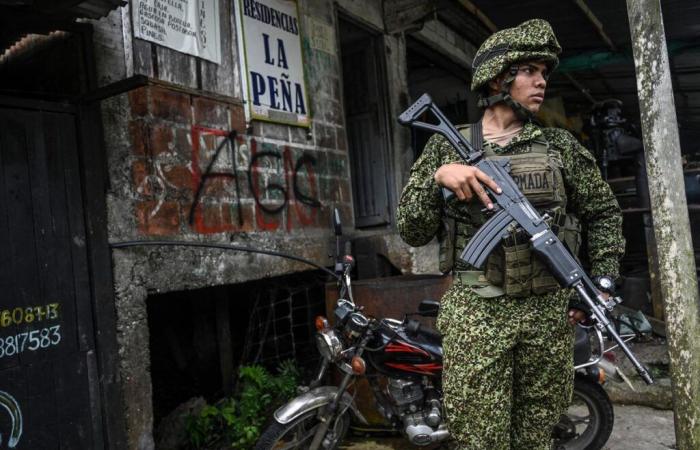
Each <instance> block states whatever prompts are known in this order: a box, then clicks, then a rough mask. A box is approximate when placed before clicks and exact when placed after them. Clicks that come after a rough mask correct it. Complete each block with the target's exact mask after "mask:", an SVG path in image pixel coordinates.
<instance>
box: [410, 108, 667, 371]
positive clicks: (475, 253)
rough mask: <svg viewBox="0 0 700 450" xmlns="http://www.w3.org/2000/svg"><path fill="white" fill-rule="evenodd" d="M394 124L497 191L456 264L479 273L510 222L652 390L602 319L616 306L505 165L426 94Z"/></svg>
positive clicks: (637, 364)
mask: <svg viewBox="0 0 700 450" xmlns="http://www.w3.org/2000/svg"><path fill="white" fill-rule="evenodd" d="M428 112H429V113H431V114H432V116H433V117H434V118H435V119H436V120H437V122H438V123H437V124H431V123H427V122H422V121H418V118H419V117H420V116H421V115H423V114H425V113H428ZM399 122H400V123H401V124H402V125H407V126H412V127H416V128H421V129H425V130H430V131H434V132H436V133H439V134H441V135H442V136H443V137H445V138H446V139H447V140H448V141H449V142H450V144H451V145H452V146H453V147H454V149H455V151H456V152H457V153H458V154H459V155H460V157H462V159H464V161H465V162H466V163H467V164H470V165H475V166H476V167H478V168H479V169H480V170H481V171H483V172H484V173H486V174H487V175H488V176H490V177H491V178H492V179H493V180H495V181H496V182H497V183H498V184H499V186H500V187H501V190H502V192H501V193H497V192H494V191H492V190H491V189H490V188H488V187H487V191H488V193H489V196H490V197H491V198H493V199H494V203H495V204H496V205H498V206H497V210H496V214H495V215H494V216H493V217H492V218H490V219H489V220H488V221H487V222H486V223H485V224H484V225H483V226H482V227H481V228H480V229H479V231H478V232H477V233H476V234H475V235H474V236H473V237H472V239H471V240H470V241H469V244H468V245H467V246H466V247H465V248H464V251H463V252H462V254H461V256H460V258H461V259H462V260H464V261H465V262H467V263H468V264H471V265H472V266H474V267H477V268H481V267H483V265H484V263H485V262H486V258H487V257H488V255H489V254H490V253H491V252H492V251H493V250H494V249H495V248H496V246H497V245H498V244H499V243H501V239H502V237H503V233H504V232H505V230H506V228H507V227H508V226H510V224H511V223H512V222H514V221H515V222H516V223H517V224H518V225H519V226H520V227H521V228H522V229H523V230H525V232H527V234H528V235H529V236H530V241H531V243H532V247H533V251H534V252H535V254H536V255H537V256H538V257H540V258H541V259H542V260H543V262H544V263H545V264H546V265H547V266H548V267H549V269H550V271H551V272H552V275H553V276H554V277H555V278H556V280H557V281H558V282H559V284H560V285H561V286H562V287H563V288H573V289H574V290H575V291H576V292H577V293H578V295H579V296H580V297H581V298H582V300H583V301H584V302H585V303H586V304H587V305H588V307H589V308H590V310H591V317H592V318H593V319H594V323H595V326H596V327H597V328H598V329H599V330H601V331H606V332H607V333H608V336H610V338H611V339H612V340H614V341H615V343H616V344H617V345H618V346H619V347H620V349H622V351H623V352H624V353H625V355H627V358H629V360H630V362H631V363H632V364H633V365H634V367H635V369H637V373H639V375H640V376H641V377H642V379H644V381H645V382H646V383H647V384H652V383H653V382H654V380H653V379H652V378H651V376H650V375H649V372H648V371H647V370H646V368H645V367H644V366H642V364H641V363H640V362H639V361H638V360H637V358H636V357H635V356H634V354H633V353H632V351H631V350H630V349H629V347H627V345H626V344H625V342H624V341H623V340H622V338H621V337H620V336H619V335H618V334H617V332H616V331H615V328H614V326H613V325H612V324H611V322H610V320H609V319H608V318H607V316H606V313H605V310H608V311H612V309H613V308H614V307H615V305H617V299H613V300H609V299H606V298H605V297H604V296H603V294H602V293H601V292H600V291H599V290H598V289H597V287H596V286H595V284H594V283H593V281H592V280H591V279H590V278H589V277H588V275H586V273H585V271H584V270H583V268H582V267H581V265H580V264H579V263H578V261H576V259H575V258H574V257H573V255H572V254H571V253H570V252H569V251H568V249H567V248H566V247H565V246H564V244H563V243H562V242H561V241H560V240H559V238H558V237H557V236H556V235H555V234H554V233H553V232H552V230H551V229H550V228H549V225H547V223H546V222H545V221H544V219H543V218H542V217H541V216H540V214H539V213H538V212H537V211H536V210H535V208H534V207H533V206H532V204H530V202H529V201H528V200H527V198H525V196H524V195H523V194H522V192H520V189H519V188H518V186H517V185H516V184H515V182H514V181H513V178H512V177H511V176H510V173H509V171H508V168H507V165H506V164H504V163H500V164H497V163H494V162H493V161H491V160H488V159H485V158H483V153H482V152H480V151H476V150H475V149H474V148H473V147H472V146H471V144H470V143H469V142H468V141H467V140H466V139H465V138H464V136H462V134H461V133H460V132H459V131H458V130H457V128H455V126H454V125H453V124H452V123H451V122H450V121H449V120H448V119H447V118H446V117H445V115H444V114H443V113H442V111H440V109H439V108H438V107H437V106H435V105H434V104H433V102H432V100H431V98H430V96H429V95H428V94H423V95H422V96H421V97H420V98H419V99H418V101H416V102H415V103H414V104H413V105H411V106H409V107H408V109H406V111H404V112H403V113H402V114H401V115H400V116H399ZM601 306H602V307H601Z"/></svg>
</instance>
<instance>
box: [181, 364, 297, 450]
mask: <svg viewBox="0 0 700 450" xmlns="http://www.w3.org/2000/svg"><path fill="white" fill-rule="evenodd" d="M298 380H299V371H298V370H297V368H296V366H295V365H294V362H293V361H291V360H288V361H284V362H283V363H282V364H280V366H279V367H278V370H277V375H272V374H270V373H269V372H268V371H267V370H265V368H263V367H261V366H257V365H252V366H242V367H241V368H240V371H239V373H238V383H237V385H236V393H235V394H234V396H233V397H230V398H223V399H221V400H219V401H218V402H216V403H215V404H213V405H207V406H205V407H204V408H203V409H202V410H201V411H200V412H199V414H197V415H193V416H189V417H188V418H187V423H186V426H187V434H188V436H189V440H190V445H191V447H192V448H195V449H211V448H222V447H229V448H234V449H248V448H251V447H252V446H253V445H254V444H255V441H257V439H258V436H259V435H260V432H261V428H262V426H263V425H264V424H265V421H266V420H267V418H268V417H269V415H270V414H271V413H272V411H273V410H274V408H276V407H278V406H279V405H281V404H282V403H284V402H285V401H287V400H288V399H290V398H291V397H292V396H294V394H295V393H296V386H297V384H298Z"/></svg>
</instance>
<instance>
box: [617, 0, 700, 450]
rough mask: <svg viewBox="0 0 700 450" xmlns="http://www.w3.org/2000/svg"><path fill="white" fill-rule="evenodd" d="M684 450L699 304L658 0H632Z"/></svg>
mask: <svg viewBox="0 0 700 450" xmlns="http://www.w3.org/2000/svg"><path fill="white" fill-rule="evenodd" d="M627 15H628V18H629V24H630V32H631V37H632V50H633V54H634V65H635V70H636V73H637V89H638V90H639V107H640V113H641V123H642V136H643V140H644V153H645V157H646V166H647V175H648V177H649V197H650V203H651V210H652V217H653V220H654V236H655V237H656V246H657V256H658V262H659V282H660V286H661V293H662V295H663V302H664V312H665V318H666V334H667V337H668V350H669V356H670V359H671V378H672V383H671V386H672V390H673V410H674V419H675V429H676V444H677V445H678V449H679V450H694V449H698V448H700V396H698V395H697V393H698V392H700V306H699V304H698V303H699V302H698V279H697V272H696V267H695V257H694V252H693V242H692V239H691V234H690V221H689V217H688V206H687V201H686V194H685V189H684V178H683V166H682V161H681V149H680V139H679V136H678V123H677V121H676V110H675V105H674V100H673V89H672V85H671V71H670V68H669V62H668V50H667V48H666V34H665V31H664V22H663V16H662V13H661V4H660V0H627Z"/></svg>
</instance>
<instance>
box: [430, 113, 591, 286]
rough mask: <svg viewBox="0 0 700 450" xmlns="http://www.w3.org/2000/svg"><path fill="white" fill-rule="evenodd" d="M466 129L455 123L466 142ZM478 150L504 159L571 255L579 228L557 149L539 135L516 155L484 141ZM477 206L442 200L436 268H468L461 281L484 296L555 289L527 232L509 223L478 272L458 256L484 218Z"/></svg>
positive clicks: (576, 246) (575, 249)
mask: <svg viewBox="0 0 700 450" xmlns="http://www.w3.org/2000/svg"><path fill="white" fill-rule="evenodd" d="M470 130H471V126H470V125H467V126H464V127H460V132H461V133H462V135H463V136H465V137H466V138H467V140H469V139H470V138H471V132H470ZM483 150H484V156H485V157H487V158H490V159H502V158H508V159H509V160H510V167H511V171H510V173H511V176H512V177H513V180H514V181H515V183H516V184H517V185H518V187H519V188H520V190H521V191H522V192H523V194H525V196H526V197H527V199H528V200H529V201H530V203H532V205H533V206H534V207H535V208H536V209H537V210H538V211H539V212H540V214H543V213H546V214H548V215H549V216H550V219H549V222H550V223H549V224H550V226H551V228H552V230H553V231H554V232H555V233H556V234H557V236H558V237H559V239H561V240H562V241H563V242H564V243H565V244H566V245H567V246H568V247H569V250H571V252H572V253H573V254H574V255H578V250H579V247H580V245H581V230H580V226H579V222H578V219H577V218H576V217H575V216H573V215H572V214H567V213H566V200H567V199H566V190H565V187H564V178H563V174H562V171H563V163H562V159H561V154H560V153H559V151H558V150H557V149H556V148H553V147H551V146H550V145H549V143H548V142H547V141H546V139H544V137H541V138H538V139H537V140H534V141H532V142H531V143H530V145H529V148H528V150H527V151H525V152H521V153H516V154H496V153H494V151H493V149H492V147H491V146H490V145H487V146H485V147H484V148H483ZM482 210H483V205H482V204H481V202H479V201H478V200H473V201H472V202H470V203H464V202H460V201H459V200H457V199H456V198H453V199H451V200H449V201H448V202H447V203H446V205H445V213H446V214H445V216H446V218H445V220H444V227H443V230H442V232H441V233H440V234H439V235H438V239H439V241H440V270H441V271H442V272H443V273H447V272H449V271H451V270H455V271H456V272H457V273H459V272H461V271H469V280H475V281H474V283H472V282H469V283H467V284H469V285H470V286H472V287H474V288H477V287H478V288H479V289H474V290H475V292H477V293H480V294H481V293H482V292H483V293H484V294H483V295H484V296H497V295H502V294H506V295H510V296H514V297H521V296H528V295H532V294H544V293H547V292H552V291H555V290H557V289H559V284H558V283H557V281H556V279H555V278H554V277H553V276H552V275H551V274H550V272H549V270H548V269H547V268H546V266H545V265H544V264H543V263H542V262H540V260H539V259H538V258H537V257H536V256H535V255H534V254H533V253H532V252H531V244H530V241H529V236H527V234H525V233H524V232H522V231H518V230H516V229H515V227H513V229H511V231H510V233H509V235H508V236H507V237H505V238H504V239H503V242H502V243H501V245H499V246H498V247H496V249H495V250H494V251H493V252H492V253H491V255H489V257H488V260H487V262H486V266H485V268H484V271H483V273H475V272H473V271H474V268H473V267H470V266H468V265H467V264H466V263H464V262H463V261H461V260H459V259H458V258H459V253H460V252H461V251H462V249H463V248H464V246H465V245H466V244H467V243H468V242H469V240H470V239H471V237H472V236H473V235H474V234H475V233H476V231H477V230H478V229H479V228H480V227H481V226H482V225H483V224H484V223H485V222H486V220H488V217H487V215H486V214H485V213H484V212H483V211H482ZM476 280H478V281H476ZM493 287H497V288H496V289H494V288H493Z"/></svg>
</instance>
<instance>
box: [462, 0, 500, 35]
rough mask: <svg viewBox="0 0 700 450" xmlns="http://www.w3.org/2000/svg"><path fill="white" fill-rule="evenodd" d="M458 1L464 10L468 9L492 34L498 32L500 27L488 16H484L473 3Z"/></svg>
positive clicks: (463, 0) (464, 0)
mask: <svg viewBox="0 0 700 450" xmlns="http://www.w3.org/2000/svg"><path fill="white" fill-rule="evenodd" d="M457 1H458V2H459V3H460V4H461V5H462V6H464V9H466V10H467V11H469V12H470V13H472V14H473V15H474V17H476V18H477V19H479V21H481V23H483V24H484V26H486V28H488V29H489V30H490V31H491V33H495V32H496V31H498V27H497V26H496V24H494V23H493V22H492V21H491V19H489V18H488V17H487V16H486V14H484V13H483V12H482V11H481V10H480V9H479V8H477V7H476V5H475V4H474V3H472V2H471V1H469V0H457Z"/></svg>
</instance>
